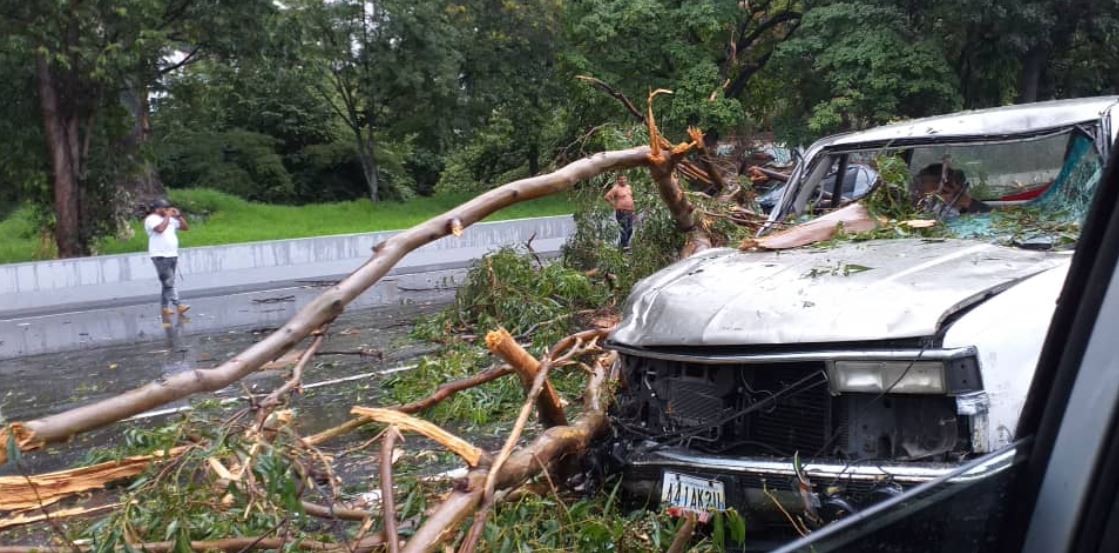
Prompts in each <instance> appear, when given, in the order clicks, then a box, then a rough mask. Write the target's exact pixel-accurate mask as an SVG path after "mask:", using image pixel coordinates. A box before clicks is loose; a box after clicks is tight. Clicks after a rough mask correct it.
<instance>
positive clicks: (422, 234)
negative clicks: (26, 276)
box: [0, 146, 650, 463]
mask: <svg viewBox="0 0 1119 553" xmlns="http://www.w3.org/2000/svg"><path fill="white" fill-rule="evenodd" d="M649 153H650V149H649V148H648V147H645V146H641V147H636V148H630V149H628V150H618V151H611V152H603V153H599V154H595V155H593V156H590V157H587V158H583V159H581V160H579V161H576V162H574V163H571V164H569V165H567V166H565V167H563V168H561V169H558V170H556V171H555V172H552V173H548V174H545V175H538V176H535V177H530V178H527V179H522V180H518V181H514V182H511V183H509V184H506V185H504V186H501V187H498V188H495V189H493V190H490V191H489V192H486V193H484V194H481V195H479V196H478V197H476V198H474V199H473V200H470V201H469V202H466V203H465V204H462V205H460V206H458V207H456V208H454V209H452V210H450V211H447V212H446V213H443V214H442V215H439V216H436V217H433V218H431V219H428V220H427V221H425V222H423V223H420V224H419V225H416V226H414V227H412V228H411V229H408V230H406V231H404V232H401V233H400V234H397V235H395V236H393V237H392V238H389V239H388V240H385V241H384V242H381V243H380V244H378V245H377V246H376V247H375V248H374V254H373V257H372V259H370V260H369V261H367V262H366V263H365V264H364V265H362V266H361V267H360V268H358V269H357V270H356V271H354V272H353V273H351V274H350V275H349V276H347V277H346V278H345V279H343V280H342V281H340V282H339V283H338V284H336V285H334V286H332V287H331V288H329V289H328V290H327V291H326V292H324V293H323V294H321V295H320V296H318V297H317V298H315V299H314V300H312V301H311V302H310V303H308V304H307V305H306V306H305V307H303V308H302V309H300V310H299V312H298V313H297V314H296V315H295V316H294V317H292V318H291V320H289V321H288V322H287V323H286V324H284V325H283V326H282V327H281V328H279V329H277V330H276V331H275V332H273V333H272V334H270V335H269V336H268V337H267V338H265V339H264V340H261V341H260V342H257V343H256V344H254V345H252V346H251V347H249V348H248V349H246V350H245V351H242V352H241V353H240V354H238V355H236V356H234V357H233V358H232V359H230V360H229V361H227V362H225V363H223V364H221V365H220V366H218V367H216V368H213V369H195V370H193V371H186V372H182V373H178V374H175V375H172V376H170V377H167V378H166V379H162V380H159V381H157V382H152V383H149V384H147V385H144V386H142V387H140V388H136V389H133V390H131V391H128V392H125V393H123V394H120V395H117V396H114V397H111V398H108V399H104V400H101V401H98V402H95V403H91V404H89V405H83V406H81V407H77V408H74V409H70V410H68V411H64V412H62V413H57V414H54V415H49V416H47V417H43V418H41V419H35V420H30V421H22V422H15V423H12V424H10V425H8V426H7V427H5V428H4V429H3V430H0V443H2V444H5V445H6V444H7V443H8V441H9V438H14V439H15V443H16V446H18V447H19V449H21V450H23V451H30V450H34V449H38V448H41V447H43V446H44V445H46V444H48V443H54V442H60V441H64V440H67V439H69V438H70V437H71V436H73V435H75V434H80V433H83V432H88V431H90V430H93V429H96V428H100V427H102V426H105V425H108V424H111V423H113V422H116V421H119V420H122V419H125V418H128V417H130V416H133V415H136V414H139V413H143V412H144V411H147V410H149V409H153V408H156V407H159V406H162V405H166V404H168V403H170V402H173V401H176V400H179V399H183V398H185V397H188V396H190V395H193V394H196V393H200V392H212V391H217V390H220V389H222V388H224V387H226V386H228V385H230V384H232V383H233V382H236V381H238V380H240V379H241V378H244V377H245V376H246V375H248V374H249V373H251V372H253V371H255V370H257V369H258V368H259V367H261V366H262V365H264V364H265V363H267V362H268V361H270V360H273V359H276V358H277V357H279V356H281V355H283V354H284V353H285V352H287V351H288V350H290V349H292V348H293V347H295V345H296V344H298V343H299V342H300V341H302V340H303V339H304V338H306V337H307V336H308V335H309V334H310V333H311V332H313V331H314V330H315V329H317V328H320V327H322V326H323V325H324V324H326V323H329V322H330V321H332V320H334V318H336V317H337V316H338V315H340V314H341V313H342V311H344V310H345V307H346V305H347V304H349V303H350V302H351V301H353V300H354V298H356V297H357V296H358V295H359V294H361V293H362V292H364V291H365V290H367V289H369V287H371V286H373V285H374V284H375V283H377V282H378V281H379V280H381V278H382V277H384V276H385V275H386V274H387V273H388V272H389V270H391V269H392V268H393V267H394V266H395V265H396V264H397V263H398V262H399V261H400V260H401V258H403V257H404V256H405V255H407V254H408V253H409V252H411V251H413V250H415V249H416V248H419V247H420V246H423V245H425V244H428V243H431V242H434V241H435V240H438V239H440V238H443V237H445V236H447V235H448V234H451V233H452V231H461V229H463V228H465V227H468V226H470V225H472V224H474V223H476V222H478V221H480V220H482V219H484V218H485V217H487V216H489V215H491V214H493V213H494V212H496V211H498V210H500V209H502V208H504V207H508V206H510V205H512V204H515V203H519V202H523V201H528V200H533V199H536V198H541V197H544V196H548V195H551V194H555V193H557V192H561V191H564V190H567V189H569V188H571V187H572V186H573V185H574V184H575V183H576V182H579V181H582V180H586V179H588V178H591V177H593V176H596V175H598V174H601V173H603V172H606V171H610V170H613V169H623V168H629V167H636V166H641V165H648V164H649V163H650V157H649ZM7 461H8V458H7V448H6V447H2V448H0V463H6V462H7Z"/></svg>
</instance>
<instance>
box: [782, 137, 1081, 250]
mask: <svg viewBox="0 0 1119 553" xmlns="http://www.w3.org/2000/svg"><path fill="white" fill-rule="evenodd" d="M824 157H825V159H824V160H823V163H825V164H828V165H831V166H834V165H835V164H837V163H841V162H842V159H843V158H844V157H846V158H848V161H849V162H851V163H852V164H854V163H866V164H868V165H870V166H873V167H874V168H875V170H877V171H878V173H881V175H880V177H879V180H878V182H877V183H876V187H875V191H874V192H873V193H872V194H870V195H869V196H867V197H866V198H865V199H864V200H863V202H864V203H867V204H868V206H869V207H870V208H871V210H872V211H877V212H878V213H877V214H879V215H881V216H884V217H885V218H888V219H899V220H905V221H908V222H913V221H923V222H925V223H926V224H927V229H926V231H925V233H924V234H923V235H928V236H931V237H945V238H970V239H980V240H993V241H996V242H999V243H1003V244H1007V245H1013V246H1018V247H1029V248H1040V249H1048V248H1055V247H1064V246H1069V245H1071V244H1074V243H1075V241H1076V239H1077V237H1078V235H1079V229H1080V223H1081V221H1082V220H1083V218H1084V216H1085V215H1086V213H1087V209H1088V203H1089V201H1090V199H1091V197H1092V194H1093V192H1094V190H1095V187H1096V185H1097V183H1098V182H1099V180H1100V178H1101V175H1102V172H1103V159H1102V157H1101V156H1100V153H1099V151H1098V150H1097V149H1096V146H1095V143H1094V141H1093V139H1092V137H1091V136H1090V135H1089V134H1088V133H1087V132H1085V131H1084V130H1082V129H1080V128H1074V129H1069V130H1065V131H1061V132H1057V133H1052V134H1048V135H1044V136H1040V137H1032V138H1029V139H1016V140H1006V141H999V142H983V143H975V142H971V143H965V144H935V145H927V146H915V147H910V148H899V149H891V150H888V151H883V150H881V149H878V150H874V151H871V150H849V151H845V152H840V153H834V154H828V155H826V156H824ZM856 160H857V161H856ZM815 173H816V174H810V175H809V177H808V178H807V179H806V181H805V187H803V188H802V189H801V190H800V193H799V194H798V196H799V198H802V199H804V200H803V201H804V202H805V204H806V210H807V211H809V212H812V211H813V208H814V207H820V206H822V207H825V208H826V207H831V206H830V205H829V204H827V203H826V202H828V201H830V198H829V196H828V194H827V193H826V190H824V189H826V188H828V187H829V186H831V184H830V182H831V181H829V180H828V179H827V178H826V177H825V176H824V175H827V174H828V172H827V171H823V172H821V171H817V172H815ZM813 177H818V178H815V179H814V178H813ZM813 181H815V182H813ZM884 194H892V195H893V196H894V197H895V198H894V199H893V200H891V201H889V202H885V203H903V202H904V203H905V204H907V205H906V206H905V208H904V209H892V210H886V213H882V212H883V210H882V209H877V210H876V209H875V208H876V207H880V206H876V205H875V204H876V203H879V204H881V203H884V202H883V199H882V196H883V195H884ZM898 196H904V198H898ZM845 199H846V198H845ZM878 237H886V236H878Z"/></svg>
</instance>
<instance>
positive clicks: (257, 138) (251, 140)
mask: <svg viewBox="0 0 1119 553" xmlns="http://www.w3.org/2000/svg"><path fill="white" fill-rule="evenodd" d="M278 145H279V141H278V140H276V139H275V138H272V137H271V136H268V135H266V134H260V133H255V132H251V131H245V130H231V131H227V132H222V133H201V132H197V133H196V132H186V133H181V134H177V135H174V136H171V137H169V138H168V139H167V140H166V141H164V142H163V143H161V144H160V146H159V148H160V150H161V152H162V155H161V156H160V163H159V170H160V173H161V174H162V175H163V179H164V180H165V182H167V183H168V185H170V186H172V187H179V188H185V187H199V188H211V189H214V190H220V191H223V192H227V193H230V194H234V195H237V196H240V197H242V198H245V199H248V200H256V201H266V202H284V201H289V200H291V198H292V196H293V194H294V186H293V184H292V180H291V175H290V174H288V172H287V169H286V168H285V167H284V163H283V159H281V157H280V155H279V153H278V152H277V151H276V148H277V146H278Z"/></svg>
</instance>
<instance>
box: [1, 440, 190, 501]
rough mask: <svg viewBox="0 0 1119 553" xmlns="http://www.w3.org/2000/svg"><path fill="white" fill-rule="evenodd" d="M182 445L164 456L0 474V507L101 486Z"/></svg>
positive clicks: (177, 451) (130, 474) (134, 472)
mask: <svg viewBox="0 0 1119 553" xmlns="http://www.w3.org/2000/svg"><path fill="white" fill-rule="evenodd" d="M186 449H187V447H185V446H184V447H176V448H173V449H171V450H170V452H169V455H168V456H167V457H165V456H164V455H163V453H162V452H160V453H155V454H152V455H137V456H135V457H128V458H126V459H121V460H120V461H109V462H107V463H99V464H96V465H91V466H88V467H81V468H76V469H70V470H62V471H58V472H49V473H46V474H38V475H34V476H27V477H24V476H4V477H0V511H13V510H16V509H28V508H31V507H41V506H44V505H50V504H52V503H55V502H57V501H59V500H61V499H63V498H65V497H67V496H70V495H73V494H76V493H81V492H84V491H89V490H96V489H99V488H104V487H105V486H107V485H109V483H111V482H113V481H115V480H120V479H123V478H131V477H133V476H136V475H138V474H140V473H142V472H144V469H146V468H148V465H149V464H151V462H152V461H154V460H157V459H163V458H170V457H175V456H176V455H178V454H180V453H182V452H183V451H185V450H186Z"/></svg>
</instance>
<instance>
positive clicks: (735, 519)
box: [727, 509, 746, 546]
mask: <svg viewBox="0 0 1119 553" xmlns="http://www.w3.org/2000/svg"><path fill="white" fill-rule="evenodd" d="M727 523H728V526H730V539H731V541H733V542H734V543H735V544H737V545H739V546H741V545H743V544H744V543H746V519H745V518H743V517H742V515H741V514H739V513H738V511H736V510H734V509H730V510H728V511H727Z"/></svg>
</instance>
